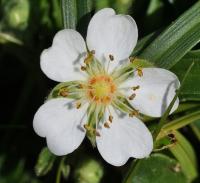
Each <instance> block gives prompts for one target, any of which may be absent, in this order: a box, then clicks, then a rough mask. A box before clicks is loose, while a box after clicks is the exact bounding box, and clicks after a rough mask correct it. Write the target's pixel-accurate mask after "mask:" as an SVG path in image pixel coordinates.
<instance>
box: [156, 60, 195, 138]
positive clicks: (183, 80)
mask: <svg viewBox="0 0 200 183" xmlns="http://www.w3.org/2000/svg"><path fill="white" fill-rule="evenodd" d="M193 65H194V62H193V63H192V64H191V65H190V67H189V68H188V70H187V71H186V74H185V76H184V77H183V79H182V82H181V86H180V88H179V90H177V92H176V95H175V96H174V98H173V100H172V101H171V103H170V105H169V107H168V108H167V110H166V111H165V113H164V114H163V116H162V118H161V119H160V122H159V124H158V126H157V128H156V129H155V131H154V134H153V138H154V140H155V139H156V138H157V136H158V134H159V133H160V130H161V129H162V127H163V126H164V125H165V123H166V119H167V117H168V115H169V113H170V111H171V109H172V107H173V106H174V103H175V102H176V99H177V98H178V95H179V93H180V91H181V89H182V87H183V85H184V82H185V80H186V78H187V76H188V74H189V73H190V71H191V69H192V67H193Z"/></svg>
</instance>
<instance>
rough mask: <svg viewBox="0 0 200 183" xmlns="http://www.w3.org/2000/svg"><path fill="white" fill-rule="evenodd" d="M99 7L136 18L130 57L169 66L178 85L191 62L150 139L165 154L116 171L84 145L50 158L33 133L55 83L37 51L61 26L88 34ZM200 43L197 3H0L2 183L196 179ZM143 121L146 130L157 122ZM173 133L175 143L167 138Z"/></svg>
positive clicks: (68, 0)
mask: <svg viewBox="0 0 200 183" xmlns="http://www.w3.org/2000/svg"><path fill="white" fill-rule="evenodd" d="M104 7H112V8H114V9H115V10H116V12H117V13H123V14H130V15H131V16H133V17H134V19H135V20H136V22H137V25H138V27H139V28H138V29H139V42H138V44H137V47H136V49H135V50H134V52H133V56H136V57H137V58H138V59H143V60H145V61H146V62H149V63H151V64H153V65H155V66H158V67H163V68H167V69H170V70H171V71H173V72H174V73H176V74H177V76H178V77H179V79H180V80H181V79H182V78H183V77H184V76H185V74H186V71H187V69H188V68H189V66H190V65H191V63H194V66H193V67H192V69H191V71H190V72H189V74H188V75H187V77H186V80H185V83H184V85H183V88H182V89H181V91H180V95H179V97H180V100H181V105H180V107H179V109H178V110H177V111H176V112H175V114H173V115H172V116H170V117H168V118H167V123H166V124H165V125H164V126H163V127H162V133H159V138H158V139H157V141H155V149H157V150H158V149H163V151H159V152H154V154H153V155H152V156H151V157H149V158H147V159H143V160H129V162H128V163H127V164H126V165H125V166H123V167H118V168H116V167H113V166H111V165H108V164H107V163H105V162H104V161H103V160H102V158H101V156H100V155H99V153H98V151H97V150H96V149H92V146H91V145H90V143H89V142H88V141H87V140H85V141H84V143H83V144H82V145H81V147H80V148H79V149H78V150H77V151H75V152H74V153H72V154H70V155H68V156H67V157H64V158H58V157H55V156H53V155H52V154H51V153H50V152H49V151H48V149H46V148H44V147H45V140H44V139H41V138H39V137H38V136H37V135H36V134H35V133H34V132H33V129H32V119H33V115H34V113H35V111H36V110H37V108H38V107H39V106H40V105H41V104H42V103H43V101H44V99H45V97H46V96H47V95H48V94H49V92H50V91H51V89H52V88H53V87H54V86H55V85H56V83H55V82H52V81H50V80H49V79H48V78H46V77H45V76H44V74H42V72H41V70H40V67H39V57H40V53H41V51H42V50H43V49H44V48H47V47H49V46H50V45H51V42H52V38H53V36H54V34H55V33H56V32H57V31H58V30H60V29H63V28H64V27H65V28H73V29H77V30H78V31H79V32H80V33H81V34H82V35H83V36H85V35H86V31H87V25H88V22H89V20H90V18H91V17H92V15H93V14H94V13H95V11H97V10H99V9H102V8H104ZM199 41H200V1H197V0H61V1H60V0H0V80H1V82H0V86H1V89H0V96H1V110H0V183H13V182H14V183H40V182H41V183H46V182H48V183H51V182H56V183H58V182H75V183H98V182H100V181H101V182H102V183H107V182H116V183H121V182H123V183H171V182H175V183H190V182H196V183H198V182H200V179H199V174H198V172H199V165H200V163H199V162H200V159H199V157H198V154H199V153H200V150H199V141H200V102H199V101H200V47H199V44H198V43H199ZM144 120H145V121H146V123H147V125H148V127H149V128H150V129H154V128H156V126H157V124H158V122H159V120H158V119H146V118H145V119H144ZM171 132H173V135H174V138H175V141H176V142H175V143H174V142H172V140H173V139H171V137H169V136H166V134H168V133H171ZM43 148H44V149H43ZM42 149H43V150H42ZM41 150H42V152H41ZM39 154H40V155H39ZM38 155H39V158H38ZM101 177H102V179H101Z"/></svg>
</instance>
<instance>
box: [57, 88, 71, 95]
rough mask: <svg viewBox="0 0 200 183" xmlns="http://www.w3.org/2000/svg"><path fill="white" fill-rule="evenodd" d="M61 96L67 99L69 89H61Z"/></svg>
mask: <svg viewBox="0 0 200 183" xmlns="http://www.w3.org/2000/svg"><path fill="white" fill-rule="evenodd" d="M59 95H60V96H62V97H67V96H68V95H69V93H68V91H67V88H61V89H60V91H59Z"/></svg>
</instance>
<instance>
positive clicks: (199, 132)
mask: <svg viewBox="0 0 200 183" xmlns="http://www.w3.org/2000/svg"><path fill="white" fill-rule="evenodd" d="M190 127H191V128H192V130H193V132H194V134H195V135H196V137H197V139H198V140H199V141H200V130H199V129H198V128H197V126H196V125H195V124H194V123H193V124H190Z"/></svg>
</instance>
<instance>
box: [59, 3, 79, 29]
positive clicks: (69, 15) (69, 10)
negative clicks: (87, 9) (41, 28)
mask: <svg viewBox="0 0 200 183" xmlns="http://www.w3.org/2000/svg"><path fill="white" fill-rule="evenodd" d="M61 2H62V4H61V5H62V16H63V24H64V28H65V29H76V24H77V7H76V0H61Z"/></svg>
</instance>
